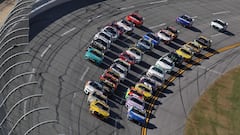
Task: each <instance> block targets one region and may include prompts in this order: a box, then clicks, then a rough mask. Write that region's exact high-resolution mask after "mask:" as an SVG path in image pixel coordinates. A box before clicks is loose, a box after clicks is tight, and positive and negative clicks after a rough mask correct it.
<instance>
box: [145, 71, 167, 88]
mask: <svg viewBox="0 0 240 135" xmlns="http://www.w3.org/2000/svg"><path fill="white" fill-rule="evenodd" d="M147 77H149V78H150V79H151V80H153V81H154V82H155V84H156V85H157V87H161V86H162V85H163V84H164V83H165V79H164V78H159V77H158V76H156V75H154V74H151V75H148V76H147Z"/></svg>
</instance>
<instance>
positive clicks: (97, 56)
mask: <svg viewBox="0 0 240 135" xmlns="http://www.w3.org/2000/svg"><path fill="white" fill-rule="evenodd" d="M84 58H85V59H88V60H91V61H93V62H95V63H96V64H98V65H99V64H101V63H102V62H103V58H104V54H103V53H102V52H100V51H99V50H97V49H95V48H88V49H87V52H86V53H85V56H84Z"/></svg>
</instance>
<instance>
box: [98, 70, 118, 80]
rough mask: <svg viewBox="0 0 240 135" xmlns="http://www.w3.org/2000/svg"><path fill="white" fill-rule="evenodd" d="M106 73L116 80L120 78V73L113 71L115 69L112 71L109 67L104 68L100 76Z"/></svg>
mask: <svg viewBox="0 0 240 135" xmlns="http://www.w3.org/2000/svg"><path fill="white" fill-rule="evenodd" d="M106 74H109V75H111V76H113V77H114V78H117V79H118V80H119V79H120V75H119V74H118V73H117V72H115V71H113V70H111V69H106V70H104V72H103V74H102V75H101V76H104V75H106Z"/></svg>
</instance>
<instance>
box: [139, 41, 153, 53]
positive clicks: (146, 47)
mask: <svg viewBox="0 0 240 135" xmlns="http://www.w3.org/2000/svg"><path fill="white" fill-rule="evenodd" d="M136 47H137V48H138V49H140V50H141V51H142V52H150V51H151V50H152V48H153V45H152V43H150V42H148V41H147V40H145V39H143V38H141V39H139V40H138V41H137V43H136Z"/></svg>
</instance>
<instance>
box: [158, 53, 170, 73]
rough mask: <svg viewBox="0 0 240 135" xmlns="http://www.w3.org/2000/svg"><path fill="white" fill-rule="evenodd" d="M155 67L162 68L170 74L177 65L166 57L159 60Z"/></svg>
mask: <svg viewBox="0 0 240 135" xmlns="http://www.w3.org/2000/svg"><path fill="white" fill-rule="evenodd" d="M155 66H157V67H160V68H162V69H163V70H164V71H165V72H167V73H170V72H172V70H173V68H174V67H175V63H174V62H173V61H172V59H170V58H168V57H166V55H164V56H162V57H161V58H159V59H158V60H157V62H156V63H155Z"/></svg>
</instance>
